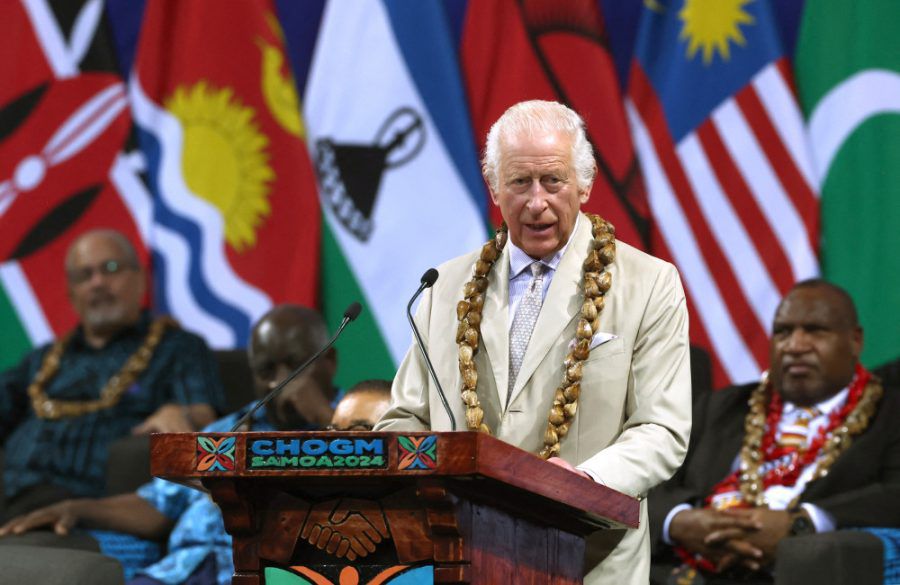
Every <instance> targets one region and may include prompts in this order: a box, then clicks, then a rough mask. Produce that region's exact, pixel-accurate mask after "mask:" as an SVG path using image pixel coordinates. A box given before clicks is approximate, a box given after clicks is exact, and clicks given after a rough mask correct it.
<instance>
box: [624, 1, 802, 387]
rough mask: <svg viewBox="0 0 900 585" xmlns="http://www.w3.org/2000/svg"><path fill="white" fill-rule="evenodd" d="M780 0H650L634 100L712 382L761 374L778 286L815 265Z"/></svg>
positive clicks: (661, 222) (782, 289)
mask: <svg viewBox="0 0 900 585" xmlns="http://www.w3.org/2000/svg"><path fill="white" fill-rule="evenodd" d="M773 4H775V3H774V2H770V1H766V0H758V1H755V2H750V1H749V0H729V1H727V2H725V1H719V0H675V1H672V2H654V3H652V5H650V4H649V3H648V4H647V6H645V8H644V11H643V14H642V16H641V23H640V29H639V31H638V38H637V46H636V50H635V60H634V62H633V67H632V70H631V76H630V79H629V98H630V102H631V103H630V104H629V106H628V114H629V118H630V120H631V122H632V127H633V133H634V137H635V143H636V145H637V150H638V154H639V156H640V160H641V166H642V168H643V171H644V176H645V178H646V179H647V185H648V192H649V200H650V207H651V209H652V211H653V216H654V218H655V224H654V225H655V227H656V228H658V230H659V232H660V234H661V245H660V247H658V248H656V249H655V250H654V251H655V252H656V253H657V254H659V255H661V256H664V257H669V258H671V259H672V260H673V261H674V262H675V264H676V265H677V266H678V269H679V271H680V272H681V277H682V279H683V281H684V284H685V289H686V291H687V293H688V299H689V301H690V302H691V314H692V320H691V337H692V340H693V342H694V343H697V344H699V345H703V346H706V347H709V348H710V349H711V350H712V356H713V358H714V360H713V362H714V368H715V369H714V374H715V382H716V385H717V386H719V385H724V384H725V383H727V382H745V381H748V380H752V379H756V378H757V377H758V376H759V373H760V371H761V370H764V369H766V368H767V367H768V337H769V335H768V334H769V331H770V328H771V323H772V318H773V316H774V314H775V308H776V307H777V305H778V303H779V301H780V299H781V298H782V296H783V295H784V294H785V293H786V292H787V291H788V290H789V289H790V287H791V285H792V284H793V283H794V282H795V281H798V280H801V279H805V278H809V277H811V276H815V275H816V274H817V272H818V260H817V256H816V248H817V242H818V198H817V187H816V186H817V180H816V177H815V175H814V172H813V169H812V164H811V159H810V157H809V152H808V147H807V143H806V134H805V128H804V125H803V119H802V116H801V115H800V110H799V107H798V105H797V103H796V100H795V97H794V92H793V89H792V78H791V72H790V69H789V66H788V64H787V61H786V59H785V57H784V52H783V50H782V46H781V42H780V39H779V37H778V34H777V30H778V29H777V27H776V22H775V19H774V15H773V10H774V7H773Z"/></svg>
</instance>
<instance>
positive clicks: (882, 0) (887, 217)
mask: <svg viewBox="0 0 900 585" xmlns="http://www.w3.org/2000/svg"><path fill="white" fill-rule="evenodd" d="M897 23H900V2H897V0H817V1H815V2H807V3H806V9H805V13H804V16H803V22H802V24H801V29H800V37H799V41H798V48H797V55H796V67H797V86H798V91H799V94H800V101H801V105H802V106H803V110H804V113H805V115H806V116H807V120H808V124H809V132H810V143H811V146H812V150H813V155H814V163H815V165H816V172H817V173H818V177H819V179H820V181H821V184H822V188H821V192H822V206H821V212H822V253H821V257H822V273H823V276H824V277H825V278H826V279H828V280H829V281H831V282H834V283H836V284H839V285H841V286H843V287H845V288H846V289H847V290H848V291H849V292H850V294H851V295H852V296H853V298H854V300H855V301H856V304H857V307H858V308H859V312H860V319H861V321H862V325H863V327H864V328H865V332H866V337H865V350H864V352H863V361H864V362H865V363H866V364H867V365H869V366H877V365H880V364H882V363H884V362H887V361H889V360H891V359H893V358H896V357H897V356H898V355H900V327H898V325H897V324H898V320H900V252H898V251H900V35H898V34H897Z"/></svg>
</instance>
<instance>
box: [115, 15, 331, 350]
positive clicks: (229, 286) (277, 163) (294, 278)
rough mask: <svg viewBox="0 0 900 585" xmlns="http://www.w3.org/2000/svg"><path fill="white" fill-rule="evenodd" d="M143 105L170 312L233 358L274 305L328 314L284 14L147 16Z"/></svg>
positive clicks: (155, 244)
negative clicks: (322, 306)
mask: <svg viewBox="0 0 900 585" xmlns="http://www.w3.org/2000/svg"><path fill="white" fill-rule="evenodd" d="M129 97H130V101H131V106H132V109H133V115H134V118H135V122H136V124H137V126H138V129H139V139H140V143H141V146H142V149H143V150H144V152H145V154H146V157H147V167H148V169H147V170H148V177H149V181H150V185H151V189H152V191H153V195H154V199H153V223H152V227H151V230H150V236H149V243H150V247H151V249H152V253H153V262H154V268H155V274H156V278H155V301H156V304H157V306H158V307H159V308H160V309H161V310H163V311H165V312H169V313H171V314H173V315H174V316H176V317H177V318H178V319H179V320H180V321H181V322H182V324H183V325H184V326H185V327H187V328H189V329H192V330H195V331H197V332H199V333H201V334H203V335H204V336H205V337H206V338H207V340H208V341H209V342H210V344H211V345H212V346H214V347H218V348H225V347H243V346H245V345H246V341H247V336H248V333H249V331H250V327H251V325H252V324H253V323H254V322H255V321H256V320H257V319H258V318H259V317H260V316H261V315H262V314H263V313H264V312H265V311H266V310H267V309H268V308H269V307H270V306H271V305H272V304H273V303H281V302H296V303H301V304H305V305H310V306H312V305H314V304H315V302H316V298H315V296H316V290H317V285H318V282H317V274H318V255H319V233H320V215H319V214H320V211H319V206H318V201H317V196H316V187H315V179H314V176H313V174H312V172H311V167H310V164H309V159H308V156H307V153H306V148H305V144H304V127H303V121H302V119H301V116H300V105H299V101H298V97H297V91H296V88H295V85H294V79H293V76H292V74H291V72H290V68H289V66H288V64H287V60H286V58H285V52H284V38H283V34H282V31H281V27H280V25H279V23H278V19H277V18H276V16H275V10H274V6H273V5H272V3H271V2H268V1H266V0H248V1H243V2H227V3H223V2H217V1H215V0H198V1H192V2H179V1H174V0H162V1H155V2H149V3H147V7H146V12H145V14H144V19H143V24H142V28H141V35H140V41H139V43H138V50H137V54H136V57H135V63H134V73H133V76H132V79H131V82H130V90H129Z"/></svg>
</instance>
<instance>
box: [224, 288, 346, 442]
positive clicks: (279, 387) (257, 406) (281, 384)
mask: <svg viewBox="0 0 900 585" xmlns="http://www.w3.org/2000/svg"><path fill="white" fill-rule="evenodd" d="M361 312H362V305H360V304H359V303H356V302H354V303H350V306H349V307H347V310H346V311H344V318H343V319H342V320H341V324H340V325H338V329H337V331H336V332H335V334H334V336H333V337H332V338H331V340H330V341H329V342H328V343H326V344H325V346H324V347H323V348H322V349H320V350H319V351H317V352H316V354H315V355H313V356H312V357H311V358H309V359H308V360H306V361H305V362H303V363H302V364H300V367H299V368H297V369H296V370H294V371H293V372H291V373H290V374H288V376H287V378H285V379H284V380H282V381H281V382H279V383H278V385H277V386H275V387H274V388H273V389H272V390H271V391H270V392H269V393H268V394H266V395H265V396H263V397H262V398H261V399H260V400H259V402H257V403H256V404H254V405H253V408H251V409H250V410H249V411H247V414H245V415H244V416H242V417H241V418H240V419H239V420H238V421H237V422H236V423H234V426H233V427H231V430H230V431H228V432H229V433H233V432H235V431H237V430H238V429H239V428H241V425H243V424H244V423H245V422H247V421H248V420H250V417H251V416H253V413H254V412H256V411H257V410H259V409H260V408H262V407H263V406H265V405H266V404H268V403H269V402H271V401H272V399H273V398H275V397H276V396H278V394H279V393H280V392H281V390H282V389H283V388H284V387H285V386H287V385H288V384H289V383H290V381H291V380H293V379H294V378H296V377H297V376H299V375H300V373H301V372H302V371H303V370H305V369H306V368H308V367H309V365H310V364H311V363H313V362H314V361H316V360H317V359H318V358H319V356H321V355H322V354H323V353H325V351H326V350H327V349H328V348H329V347H331V346H332V345H334V342H335V341H337V338H338V336H340V334H341V332H342V331H343V330H344V327H346V326H347V323H349V322H350V321H353V320H354V319H356V318H357V317H359V314H360V313H361Z"/></svg>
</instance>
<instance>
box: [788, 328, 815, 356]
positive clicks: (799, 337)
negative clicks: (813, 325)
mask: <svg viewBox="0 0 900 585" xmlns="http://www.w3.org/2000/svg"><path fill="white" fill-rule="evenodd" d="M809 347H810V344H809V335H807V333H806V331H804V330H803V329H802V328H800V327H797V328H796V329H792V330H791V333H790V335H788V338H787V341H786V342H785V349H786V350H787V351H790V352H793V353H802V352H805V351H808V350H809Z"/></svg>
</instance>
